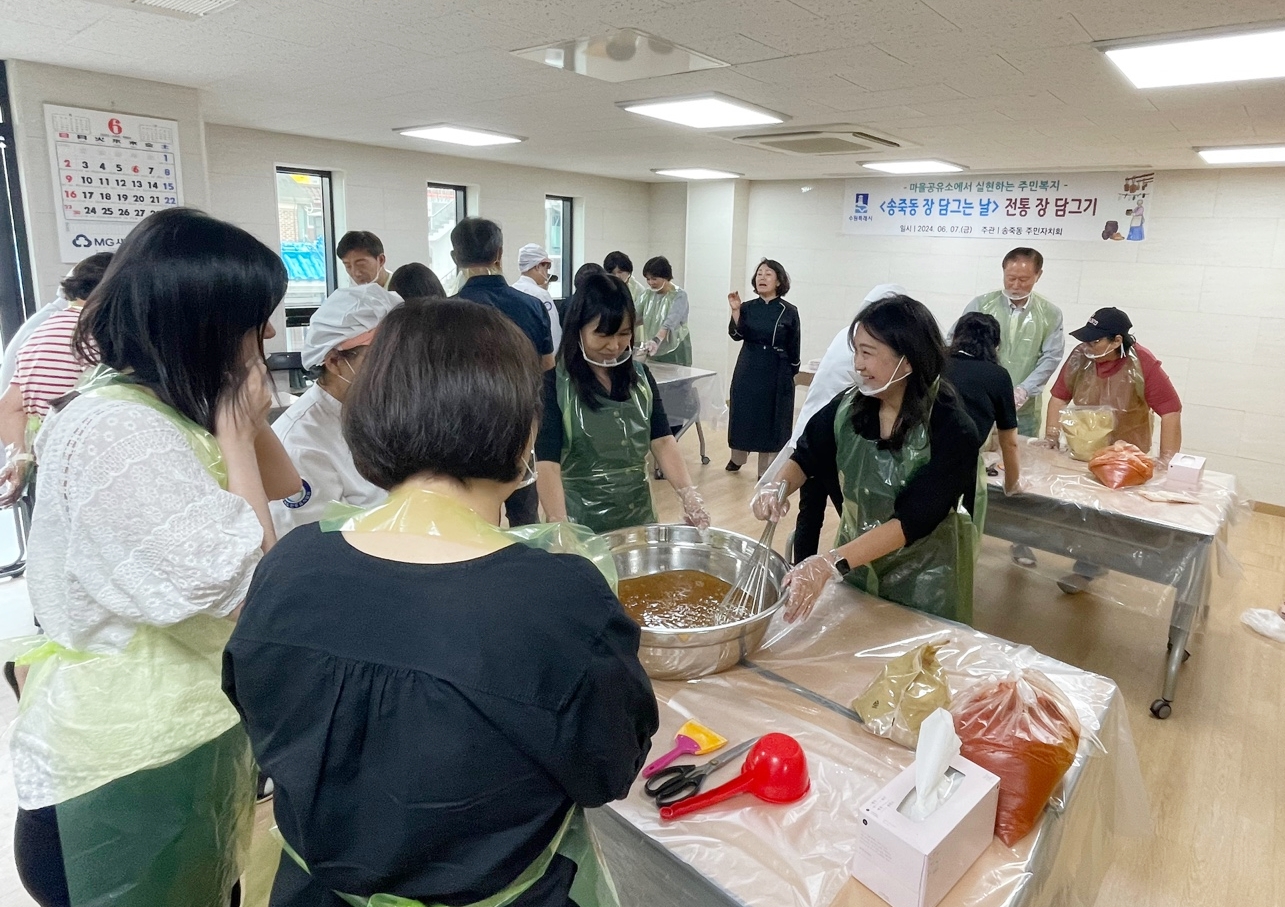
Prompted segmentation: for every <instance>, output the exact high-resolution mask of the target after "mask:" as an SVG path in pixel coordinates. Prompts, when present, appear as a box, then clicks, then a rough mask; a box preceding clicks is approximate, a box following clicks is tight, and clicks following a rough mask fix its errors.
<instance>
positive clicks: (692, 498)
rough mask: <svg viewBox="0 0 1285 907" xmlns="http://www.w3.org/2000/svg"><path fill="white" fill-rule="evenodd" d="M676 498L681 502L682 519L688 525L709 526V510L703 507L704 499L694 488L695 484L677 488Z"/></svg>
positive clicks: (703, 527) (700, 527) (698, 527)
mask: <svg viewBox="0 0 1285 907" xmlns="http://www.w3.org/2000/svg"><path fill="white" fill-rule="evenodd" d="M678 499H679V500H680V501H682V502H683V520H684V521H685V522H686V523H687V525H688V526H695V527H696V528H697V529H708V528H709V511H707V510H706V509H705V499H704V498H703V497H701V493H700V492H699V491H697V490H696V486H695V485H688V486H687V487H686V488H679V489H678Z"/></svg>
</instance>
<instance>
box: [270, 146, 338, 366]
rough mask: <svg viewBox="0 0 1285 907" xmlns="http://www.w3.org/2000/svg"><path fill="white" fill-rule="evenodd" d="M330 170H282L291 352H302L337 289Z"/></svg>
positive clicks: (280, 205)
mask: <svg viewBox="0 0 1285 907" xmlns="http://www.w3.org/2000/svg"><path fill="white" fill-rule="evenodd" d="M330 184H331V180H330V172H329V171H328V170H298V169H295V168H293V167H278V168H277V230H278V232H279V233H280V237H281V260H282V261H284V262H285V265H286V274H287V275H288V276H289V278H290V283H289V286H288V287H287V288H286V349H288V350H300V349H303V336H304V332H305V331H306V330H307V328H308V319H309V318H311V317H312V313H313V312H314V311H316V309H317V306H319V305H321V303H322V302H323V301H324V300H325V298H326V297H327V296H329V295H330V294H331V293H333V292H334V291H335V286H336V282H335V281H336V277H337V275H336V273H335V242H336V241H337V237H336V236H335V213H334V199H333V197H332V195H331V190H330Z"/></svg>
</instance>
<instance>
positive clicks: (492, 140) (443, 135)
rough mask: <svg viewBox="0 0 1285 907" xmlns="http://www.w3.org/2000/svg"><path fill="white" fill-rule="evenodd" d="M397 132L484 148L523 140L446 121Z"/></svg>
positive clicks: (414, 136) (430, 139)
mask: <svg viewBox="0 0 1285 907" xmlns="http://www.w3.org/2000/svg"><path fill="white" fill-rule="evenodd" d="M397 132H399V133H401V134H402V135H405V136H410V137H411V138H413V139H428V140H429V141H431V142H446V143H448V144H451V145H467V146H468V147H470V148H484V147H486V146H488V145H513V144H516V143H518V142H521V141H523V139H520V138H518V137H517V136H515V135H505V134H504V133H502V132H487V131H486V130H484V129H469V128H466V127H464V126H451V125H448V124H445V123H441V124H438V125H436V126H418V127H416V128H414V129H398V130H397Z"/></svg>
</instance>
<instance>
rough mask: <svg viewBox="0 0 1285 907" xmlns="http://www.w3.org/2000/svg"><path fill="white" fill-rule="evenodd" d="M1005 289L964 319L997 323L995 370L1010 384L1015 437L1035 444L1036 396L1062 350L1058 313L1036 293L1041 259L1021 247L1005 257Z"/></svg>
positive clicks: (975, 304) (977, 303)
mask: <svg viewBox="0 0 1285 907" xmlns="http://www.w3.org/2000/svg"><path fill="white" fill-rule="evenodd" d="M1002 267H1003V269H1004V286H1003V287H1002V288H1001V289H998V290H995V291H994V292H992V293H985V294H983V295H981V296H978V297H977V298H976V299H974V300H973V301H972V302H970V303H969V304H968V305H967V306H965V308H964V314H968V313H969V312H981V313H982V314H985V315H990V316H991V317H993V318H994V319H995V320H996V321H998V322H999V330H1000V344H999V364H1000V365H1002V366H1004V368H1005V369H1006V370H1007V371H1008V375H1009V377H1010V378H1012V379H1013V403H1014V404H1015V405H1016V406H1017V431H1018V434H1020V435H1024V436H1025V437H1028V438H1034V437H1037V436H1038V435H1039V431H1040V414H1041V411H1040V394H1041V392H1042V391H1043V390H1044V385H1046V384H1048V381H1049V379H1050V378H1052V377H1053V373H1054V372H1056V371H1057V366H1058V363H1059V362H1061V361H1062V353H1063V351H1064V349H1065V346H1066V338H1065V336H1064V335H1063V329H1062V310H1061V309H1059V308H1058V307H1057V306H1055V305H1053V303H1051V302H1049V301H1048V300H1047V299H1046V298H1044V297H1043V296H1041V295H1040V294H1039V293H1036V292H1035V284H1036V283H1038V282H1039V279H1040V277H1041V276H1042V275H1043V273H1044V256H1043V255H1041V254H1040V253H1039V252H1037V251H1036V250H1035V249H1030V248H1026V247H1024V246H1019V247H1018V248H1016V249H1013V250H1012V251H1010V252H1009V253H1008V254H1007V255H1005V256H1004V261H1003V263H1002Z"/></svg>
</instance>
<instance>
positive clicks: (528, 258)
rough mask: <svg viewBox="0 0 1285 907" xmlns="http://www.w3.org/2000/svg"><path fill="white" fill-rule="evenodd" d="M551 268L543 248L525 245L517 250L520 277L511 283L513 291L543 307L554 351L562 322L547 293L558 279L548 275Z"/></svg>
mask: <svg viewBox="0 0 1285 907" xmlns="http://www.w3.org/2000/svg"><path fill="white" fill-rule="evenodd" d="M552 267H553V259H551V258H549V253H548V252H546V251H544V247H543V246H540V245H536V244H535V243H527V244H526V245H525V246H523V247H522V248H521V249H518V270H519V271H521V272H522V276H521V277H519V278H518V279H517V280H515V281H514V282H513V289H515V290H521V291H522V292H523V293H526V294H527V295H528V296H533V297H535V298H536V299H538V300H539V301H540V305H542V306H544V314H545V316H546V317H547V318H548V319H549V333H550V335H551V336H552V338H553V348H554V349H555V350H556V349H557V348H558V344H560V343H562V321H561V317H560V316H559V315H558V309H557V306H555V305H554V303H553V296H552V295H551V294H550V293H549V284H550V283H551V282H552V281H555V280H557V279H558V275H556V274H550V273H549V271H550V269H551V268H552Z"/></svg>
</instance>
